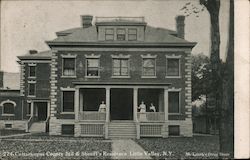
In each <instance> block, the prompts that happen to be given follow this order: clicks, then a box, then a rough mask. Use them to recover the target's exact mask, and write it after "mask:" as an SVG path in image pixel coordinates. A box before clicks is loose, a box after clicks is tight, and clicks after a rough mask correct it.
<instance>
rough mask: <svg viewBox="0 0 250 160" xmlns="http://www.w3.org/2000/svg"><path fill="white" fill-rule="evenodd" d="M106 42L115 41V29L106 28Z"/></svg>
mask: <svg viewBox="0 0 250 160" xmlns="http://www.w3.org/2000/svg"><path fill="white" fill-rule="evenodd" d="M105 40H107V41H113V40H114V29H113V28H106V29H105Z"/></svg>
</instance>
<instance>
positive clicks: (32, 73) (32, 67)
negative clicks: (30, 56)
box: [29, 64, 36, 77]
mask: <svg viewBox="0 0 250 160" xmlns="http://www.w3.org/2000/svg"><path fill="white" fill-rule="evenodd" d="M29 77H36V65H30V64H29Z"/></svg>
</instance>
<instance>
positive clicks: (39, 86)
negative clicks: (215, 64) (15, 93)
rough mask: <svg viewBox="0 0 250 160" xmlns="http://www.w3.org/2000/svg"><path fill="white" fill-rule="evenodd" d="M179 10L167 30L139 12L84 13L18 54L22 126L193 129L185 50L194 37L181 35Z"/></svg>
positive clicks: (122, 133) (122, 131) (161, 132)
mask: <svg viewBox="0 0 250 160" xmlns="http://www.w3.org/2000/svg"><path fill="white" fill-rule="evenodd" d="M184 18H185V17H184V16H178V17H176V26H177V31H172V30H168V29H164V28H156V27H152V26H149V25H147V23H146V22H145V19H144V17H96V18H95V21H94V22H93V17H92V16H90V15H84V16H81V19H82V26H81V27H79V28H73V29H68V30H65V31H60V32H57V33H56V35H57V38H56V39H54V40H52V41H46V43H47V45H48V46H49V47H50V50H49V51H44V52H37V51H35V50H31V51H30V52H29V53H27V54H26V55H23V56H19V57H18V58H19V60H20V61H19V63H20V67H21V76H20V77H21V78H20V97H21V99H22V105H23V106H22V107H23V115H22V118H23V119H24V120H26V122H27V125H26V130H27V131H39V130H40V131H48V132H49V134H50V135H62V134H71V135H74V136H84V137H87V136H91V137H105V138H114V137H127V138H140V137H168V136H177V135H180V136H192V107H191V59H190V56H191V50H192V48H193V47H194V46H195V44H196V43H193V42H188V41H187V40H185V39H184ZM100 104H102V105H100ZM142 104H144V105H142ZM100 106H102V107H104V109H100ZM143 106H144V107H145V110H143V109H140V108H142V107H143ZM150 106H151V107H152V106H154V108H155V111H153V110H151V109H150ZM152 111H153V112H152Z"/></svg>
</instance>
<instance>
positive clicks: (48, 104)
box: [47, 101, 50, 117]
mask: <svg viewBox="0 0 250 160" xmlns="http://www.w3.org/2000/svg"><path fill="white" fill-rule="evenodd" d="M47 109H48V113H47V114H48V115H47V116H48V117H49V116H50V102H49V101H48V102H47Z"/></svg>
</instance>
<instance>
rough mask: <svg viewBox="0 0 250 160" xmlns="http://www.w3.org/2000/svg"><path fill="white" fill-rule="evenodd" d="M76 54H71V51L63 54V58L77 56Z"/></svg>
mask: <svg viewBox="0 0 250 160" xmlns="http://www.w3.org/2000/svg"><path fill="white" fill-rule="evenodd" d="M76 56H77V55H76V54H71V53H68V54H61V57H62V58H76Z"/></svg>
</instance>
